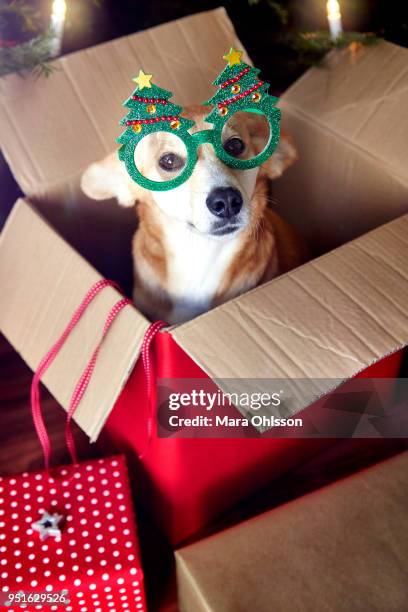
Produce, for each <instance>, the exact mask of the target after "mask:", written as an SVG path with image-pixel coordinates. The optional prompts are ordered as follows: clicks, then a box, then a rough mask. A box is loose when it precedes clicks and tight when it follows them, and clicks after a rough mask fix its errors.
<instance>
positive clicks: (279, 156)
mask: <svg viewBox="0 0 408 612" xmlns="http://www.w3.org/2000/svg"><path fill="white" fill-rule="evenodd" d="M297 158H298V152H297V149H296V146H295V143H294V142H293V140H292V138H291V137H290V136H289V135H288V134H285V132H281V136H280V139H279V143H278V146H277V147H276V149H275V151H274V153H273V154H272V155H271V157H270V158H269V159H268V160H267V161H266V162H265V163H264V164H262V166H261V168H262V169H263V170H264V172H265V173H266V174H267V175H268V177H269V178H270V179H276V178H278V177H279V176H282V174H283V173H284V172H285V170H286V169H287V168H289V166H291V165H292V164H293V163H294V162H295V161H296V160H297Z"/></svg>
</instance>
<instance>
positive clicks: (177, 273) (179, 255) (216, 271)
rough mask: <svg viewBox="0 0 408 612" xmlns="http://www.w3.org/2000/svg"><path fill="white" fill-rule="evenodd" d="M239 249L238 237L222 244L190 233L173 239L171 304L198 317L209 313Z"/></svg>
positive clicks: (170, 270)
mask: <svg viewBox="0 0 408 612" xmlns="http://www.w3.org/2000/svg"><path fill="white" fill-rule="evenodd" d="M239 247H240V240H239V237H236V238H233V239H230V240H227V241H219V240H216V239H213V238H207V237H203V236H199V235H196V234H195V233H193V232H191V231H189V230H188V231H183V232H180V233H179V234H178V235H177V236H173V239H172V245H171V250H170V257H169V266H168V287H167V290H168V292H169V294H170V296H171V298H172V300H173V301H174V302H175V303H177V302H179V303H180V305H181V303H185V306H186V307H190V308H191V309H193V310H196V311H197V313H198V312H202V311H204V310H207V309H208V308H209V307H210V306H211V303H212V301H213V299H214V296H215V295H216V294H217V292H218V290H219V288H220V286H221V283H222V281H223V279H224V278H225V274H226V273H227V270H228V268H229V266H230V265H231V263H232V262H233V260H234V258H235V257H236V256H237V253H238V251H239Z"/></svg>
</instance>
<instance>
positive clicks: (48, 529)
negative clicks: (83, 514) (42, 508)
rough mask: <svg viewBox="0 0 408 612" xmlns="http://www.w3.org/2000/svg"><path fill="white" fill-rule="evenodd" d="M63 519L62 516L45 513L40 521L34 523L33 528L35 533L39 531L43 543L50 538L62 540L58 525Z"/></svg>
mask: <svg viewBox="0 0 408 612" xmlns="http://www.w3.org/2000/svg"><path fill="white" fill-rule="evenodd" d="M63 518H64V517H63V516H62V514H57V513H55V514H49V513H48V512H44V513H43V515H42V517H41V518H40V520H39V521H36V522H35V523H33V524H32V525H31V527H32V528H33V529H34V530H35V531H38V533H39V534H40V540H41V541H43V540H46V539H47V538H48V537H50V536H51V537H53V538H60V537H61V530H60V529H59V527H58V524H59V523H60V522H61V521H62V519H63Z"/></svg>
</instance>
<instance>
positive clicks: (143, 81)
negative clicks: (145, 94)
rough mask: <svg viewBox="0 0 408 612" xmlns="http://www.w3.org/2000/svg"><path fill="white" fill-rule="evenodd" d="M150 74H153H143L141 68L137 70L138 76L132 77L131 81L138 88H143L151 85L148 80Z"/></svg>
mask: <svg viewBox="0 0 408 612" xmlns="http://www.w3.org/2000/svg"><path fill="white" fill-rule="evenodd" d="M152 76H153V75H152V74H145V73H144V72H143V70H139V74H138V76H137V77H135V78H134V79H132V81H134V82H135V83H137V85H138V88H139V89H144V88H145V87H151V86H152V84H151V82H150V80H151V78H152Z"/></svg>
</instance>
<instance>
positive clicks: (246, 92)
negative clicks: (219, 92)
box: [218, 81, 264, 108]
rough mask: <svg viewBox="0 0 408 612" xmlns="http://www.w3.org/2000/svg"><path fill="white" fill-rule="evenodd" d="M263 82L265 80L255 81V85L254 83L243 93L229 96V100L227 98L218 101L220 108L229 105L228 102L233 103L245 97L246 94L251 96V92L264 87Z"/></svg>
mask: <svg viewBox="0 0 408 612" xmlns="http://www.w3.org/2000/svg"><path fill="white" fill-rule="evenodd" d="M263 84H264V82H263V81H258V83H255V85H253V86H252V87H250V88H249V89H247V90H246V91H243V92H242V93H240V94H238V95H237V96H234V97H233V98H229V99H228V100H225V101H224V102H218V108H222V107H223V106H227V105H228V104H233V103H234V102H236V101H237V100H242V98H244V97H245V96H249V94H251V93H252V92H253V91H255V90H256V89H259V88H260V87H262V85H263Z"/></svg>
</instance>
